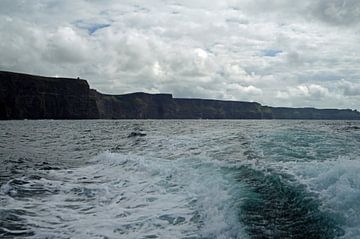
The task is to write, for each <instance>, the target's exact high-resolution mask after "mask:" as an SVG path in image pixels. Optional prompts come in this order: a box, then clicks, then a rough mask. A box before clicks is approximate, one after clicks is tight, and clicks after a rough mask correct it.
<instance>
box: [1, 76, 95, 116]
mask: <svg viewBox="0 0 360 239" xmlns="http://www.w3.org/2000/svg"><path fill="white" fill-rule="evenodd" d="M89 93H90V90H89V85H88V83H87V81H85V80H75V79H67V78H51V77H42V76H34V75H27V74H20V73H13V72H4V71H0V119H93V118H98V115H99V113H98V110H97V107H96V102H95V99H94V98H93V97H91V95H90V94H89Z"/></svg>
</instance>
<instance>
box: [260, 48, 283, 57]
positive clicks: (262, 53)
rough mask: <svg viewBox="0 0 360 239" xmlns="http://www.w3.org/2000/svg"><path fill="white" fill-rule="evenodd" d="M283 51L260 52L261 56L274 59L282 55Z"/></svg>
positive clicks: (267, 50)
mask: <svg viewBox="0 0 360 239" xmlns="http://www.w3.org/2000/svg"><path fill="white" fill-rule="evenodd" d="M282 52H283V51H280V50H275V49H265V50H262V51H261V52H260V55H261V56H269V57H275V56H277V55H279V54H280V53H282Z"/></svg>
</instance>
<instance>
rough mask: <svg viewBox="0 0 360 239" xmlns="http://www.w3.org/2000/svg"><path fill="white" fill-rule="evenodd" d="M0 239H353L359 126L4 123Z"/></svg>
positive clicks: (359, 225)
mask: <svg viewBox="0 0 360 239" xmlns="http://www.w3.org/2000/svg"><path fill="white" fill-rule="evenodd" d="M0 163H1V166H0V238H84V239H85V238H188V239H190V238H193V239H195V238H198V239H200V238H201V239H205V238H208V239H210V238H214V239H215V238H218V239H220V238H348V239H350V238H351V239H353V238H360V122H358V121H348V122H346V121H280V120H272V121H256V120H251V121H245V120H233V121H225V120H221V121H216V120H214V121H207V120H168V121H162V120H156V121H151V120H144V121H139V120H134V121H112V120H106V121H105V120H103V121H101V120H100V121H97V120H95V121H2V122H0Z"/></svg>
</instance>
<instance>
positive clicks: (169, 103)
mask: <svg viewBox="0 0 360 239" xmlns="http://www.w3.org/2000/svg"><path fill="white" fill-rule="evenodd" d="M0 119H3V120H4V119H346V120H349V119H360V113H359V112H357V111H355V110H349V109H346V110H338V109H315V108H284V107H278V108H277V107H269V106H262V105H260V104H259V103H256V102H240V101H221V100H207V99H177V98H173V97H172V95H171V94H147V93H132V94H125V95H106V94H101V93H99V92H97V91H96V90H92V89H90V88H89V85H88V83H87V82H86V81H85V80H81V79H69V78H52V77H42V76H34V75H27V74H20V73H13V72H4V71H0Z"/></svg>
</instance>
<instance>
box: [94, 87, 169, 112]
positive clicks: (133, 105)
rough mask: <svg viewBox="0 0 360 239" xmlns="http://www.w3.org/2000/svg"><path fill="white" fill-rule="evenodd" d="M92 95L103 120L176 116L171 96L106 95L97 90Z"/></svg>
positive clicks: (143, 94) (145, 94) (141, 94)
mask: <svg viewBox="0 0 360 239" xmlns="http://www.w3.org/2000/svg"><path fill="white" fill-rule="evenodd" d="M92 94H93V95H94V97H95V98H96V103H97V107H98V109H99V116H100V118H102V119H170V118H174V116H175V103H174V100H173V98H172V95H171V94H147V93H132V94H126V95H105V94H101V93H99V92H97V91H95V90H92Z"/></svg>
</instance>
